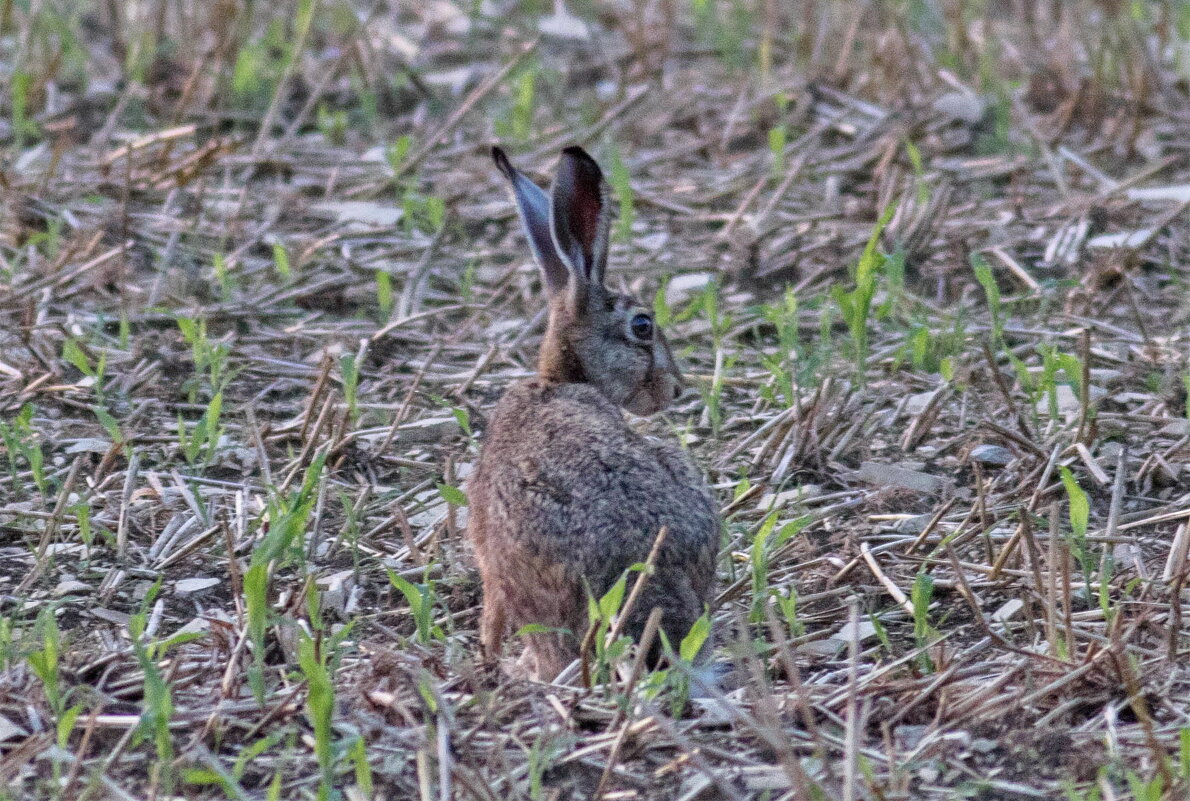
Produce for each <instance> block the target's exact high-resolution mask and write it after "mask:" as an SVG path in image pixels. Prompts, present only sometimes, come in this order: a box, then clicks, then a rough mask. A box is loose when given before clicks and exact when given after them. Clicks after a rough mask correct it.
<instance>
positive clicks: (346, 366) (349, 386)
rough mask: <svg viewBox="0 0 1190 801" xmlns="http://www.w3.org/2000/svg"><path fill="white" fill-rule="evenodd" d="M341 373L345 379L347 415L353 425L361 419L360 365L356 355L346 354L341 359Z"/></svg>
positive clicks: (344, 390) (344, 389) (344, 397)
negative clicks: (357, 362) (359, 407)
mask: <svg viewBox="0 0 1190 801" xmlns="http://www.w3.org/2000/svg"><path fill="white" fill-rule="evenodd" d="M339 372H340V373H341V374H342V377H343V400H345V401H347V415H348V419H349V420H350V421H351V424H352V425H355V422H356V420H357V418H358V417H359V411H358V410H357V409H356V401H357V398H358V395H359V365H358V364H356V361H355V354H354V353H344V354H343V355H342V356H340V357H339Z"/></svg>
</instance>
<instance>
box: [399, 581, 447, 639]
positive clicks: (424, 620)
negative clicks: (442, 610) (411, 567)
mask: <svg viewBox="0 0 1190 801" xmlns="http://www.w3.org/2000/svg"><path fill="white" fill-rule="evenodd" d="M388 580H389V583H390V584H392V585H393V587H395V588H396V589H397V590H399V591H400V593H401V595H404V596H405V601H406V602H407V603H408V604H409V612H410V614H412V616H413V625H414V630H415V632H416V638H417V642H419V643H420V644H422V645H428V644H429V643H430V642H432V641H434V640H443V639H445V638H446V632H444V631H443V630H442V627H441V626H439V625H437V624H436V623H435V622H434V608H435V606H436V605H437V595H436V593H435V591H434V582H433V581H430V580H427V581H426V583H424V584H414V583H413V582H411V581H409V580H407V579H404V578H402V577H401V576H398V575H397V574H396V573H394V572H393V571H391V570H389V571H388Z"/></svg>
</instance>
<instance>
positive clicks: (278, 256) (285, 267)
mask: <svg viewBox="0 0 1190 801" xmlns="http://www.w3.org/2000/svg"><path fill="white" fill-rule="evenodd" d="M273 267H274V268H275V269H276V270H277V275H279V276H281V280H282V281H289V279H290V278H292V277H293V271H292V270H291V269H290V267H289V254H288V253H287V252H286V251H285V246H284V245H282V244H281V243H280V242H276V243H274V244H273Z"/></svg>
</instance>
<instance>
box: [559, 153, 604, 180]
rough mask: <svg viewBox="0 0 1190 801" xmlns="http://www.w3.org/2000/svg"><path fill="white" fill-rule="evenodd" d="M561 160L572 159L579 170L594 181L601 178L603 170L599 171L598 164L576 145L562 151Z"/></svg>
mask: <svg viewBox="0 0 1190 801" xmlns="http://www.w3.org/2000/svg"><path fill="white" fill-rule="evenodd" d="M562 156H563V158H566V157H569V158H570V159H572V160H573V161H574V163H575V165H576V167H577V169H579V170H585V171H586V173H587V175H589V176H590V177H592V178H594V179H595V180H596V181H598V180H600V179H602V178H603V170H601V169H599V162H597V161H595V159H593V158H591V154H590V153H588V152H587V151H585V150H583V149H582V148H581V147H579V146H578V145H571V146H570V147H567V148H564V149H563V150H562Z"/></svg>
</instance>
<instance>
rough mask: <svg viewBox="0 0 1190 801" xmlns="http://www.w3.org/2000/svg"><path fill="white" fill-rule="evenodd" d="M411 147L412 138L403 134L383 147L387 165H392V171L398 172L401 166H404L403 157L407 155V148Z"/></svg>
mask: <svg viewBox="0 0 1190 801" xmlns="http://www.w3.org/2000/svg"><path fill="white" fill-rule="evenodd" d="M411 147H413V139H412V137H410V136H408V135H405V136H401V137H398V138H397V140H396V141H395V142H393V143H392V144H391V145H389V146H388V147H387V148H386V149H385V151H384V157H385V159H386V160H387V161H388V166H390V167H392V169H393V172H399V171H400V170H401V167H402V166H404V164H405V157H406V156H407V155H409V149H410V148H411Z"/></svg>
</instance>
